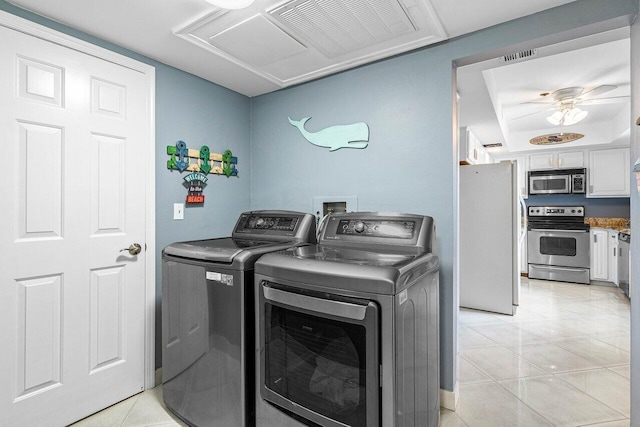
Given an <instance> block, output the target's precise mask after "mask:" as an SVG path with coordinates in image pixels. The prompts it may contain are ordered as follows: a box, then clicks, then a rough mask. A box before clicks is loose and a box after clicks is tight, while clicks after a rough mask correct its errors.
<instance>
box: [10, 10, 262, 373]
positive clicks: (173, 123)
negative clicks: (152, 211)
mask: <svg viewBox="0 0 640 427" xmlns="http://www.w3.org/2000/svg"><path fill="white" fill-rule="evenodd" d="M0 10H4V11H6V12H9V13H12V14H14V15H17V16H20V17H22V18H25V19H28V20H31V21H34V22H36V23H38V24H41V25H44V26H47V27H51V28H54V29H56V30H58V31H60V32H63V33H66V34H69V35H71V36H73V37H76V38H78V39H81V40H85V41H88V42H90V43H93V44H95V45H98V46H101V47H104V48H106V49H109V50H112V51H114V52H118V53H120V54H122V55H125V56H128V57H131V58H133V59H136V60H138V61H140V62H144V63H147V64H150V65H153V66H154V67H155V68H156V93H155V96H156V102H155V111H156V117H155V123H156V129H155V133H156V152H155V155H156V177H155V179H156V253H155V254H153V256H155V257H156V301H157V303H156V323H157V327H156V366H157V367H159V366H160V365H161V357H162V351H161V343H162V339H161V332H162V331H161V328H160V324H161V321H160V319H161V312H160V310H161V304H160V301H161V297H162V282H161V280H162V277H161V268H162V264H161V262H160V260H161V251H162V248H164V247H165V246H166V245H168V244H169V243H171V242H174V241H178V240H193V239H202V238H206V237H219V236H224V235H228V234H229V230H230V229H232V228H233V226H234V225H235V221H236V220H237V218H238V215H239V213H240V212H243V211H245V210H247V209H249V204H250V187H249V183H250V181H251V169H250V164H251V162H250V150H249V126H250V120H249V113H250V99H249V98H247V97H246V96H244V95H240V94H238V93H236V92H233V91H230V90H228V89H225V88H222V87H220V86H218V85H215V84H213V83H210V82H208V81H206V80H203V79H201V78H199V77H195V76H193V75H192V74H188V73H185V72H184V71H180V70H177V69H176V68H173V67H169V66H167V65H164V64H162V63H159V62H157V61H154V60H151V59H149V58H146V57H144V56H141V55H138V54H136V53H134V52H131V51H129V50H127V49H124V48H122V47H119V46H115V45H113V44H111V43H108V42H106V41H104V40H100V39H97V38H95V37H91V36H89V35H87V34H85V33H82V32H79V31H76V30H73V29H71V28H69V27H65V26H63V25H60V24H58V23H55V22H53V21H50V20H48V19H44V18H42V17H40V16H38V15H35V14H32V13H29V12H27V11H24V10H23V9H20V8H17V7H15V6H13V5H11V4H9V3H7V2H5V1H4V0H0ZM179 140H183V141H185V142H186V143H187V146H189V147H200V146H201V145H203V144H206V145H208V146H209V148H210V149H211V150H212V151H213V152H217V153H221V152H222V151H224V150H226V149H230V150H232V152H233V154H234V156H237V157H238V166H237V167H238V170H239V172H240V173H239V176H238V177H230V178H227V177H224V176H212V177H210V179H209V181H208V182H207V187H206V188H205V190H204V195H205V203H204V206H202V207H191V208H186V209H185V219H184V220H182V221H174V220H173V204H174V203H183V202H184V201H185V199H186V195H187V191H186V189H185V187H183V186H182V182H183V179H182V177H181V176H180V175H181V174H179V173H177V172H176V171H173V172H171V171H169V170H168V169H167V166H166V162H167V159H168V156H167V154H166V147H167V145H175V144H176V142H177V141H179Z"/></svg>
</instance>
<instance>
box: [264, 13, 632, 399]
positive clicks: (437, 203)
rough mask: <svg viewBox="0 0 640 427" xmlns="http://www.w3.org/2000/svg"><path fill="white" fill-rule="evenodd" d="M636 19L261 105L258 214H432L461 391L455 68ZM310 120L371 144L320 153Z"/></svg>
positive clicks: (498, 37)
mask: <svg viewBox="0 0 640 427" xmlns="http://www.w3.org/2000/svg"><path fill="white" fill-rule="evenodd" d="M636 11H637V0H621V1H597V0H581V1H576V2H573V3H569V4H567V5H565V6H561V7H558V8H556V9H552V10H549V11H544V12H541V13H538V14H535V15H532V16H529V17H525V18H522V19H518V20H515V21H511V22H507V23H505V24H501V25H498V26H495V27H492V28H489V29H486V30H481V31H478V32H475V33H473V34H469V35H466V36H462V37H459V38H456V39H454V40H449V41H447V42H443V43H440V44H437V45H435V46H431V47H429V48H425V49H423V50H419V51H415V52H412V53H409V54H405V55H401V56H398V57H395V58H393V59H389V60H385V61H380V62H378V63H375V64H372V65H367V66H363V67H360V68H357V69H355V70H351V71H347V72H343V73H340V74H338V75H334V76H330V77H327V78H324V79H320V80H317V81H314V82H311V83H307V84H304V85H301V86H297V87H293V88H289V89H286V90H281V91H279V92H275V93H271V94H267V95H263V96H260V97H257V98H253V99H252V103H251V110H252V112H251V115H252V124H251V153H252V155H251V157H252V161H253V164H252V183H251V194H252V198H251V206H252V208H256V209H257V208H264V207H275V208H291V209H299V210H304V211H309V210H311V207H312V197H314V196H357V197H358V209H359V210H363V211H366V210H384V211H401V212H413V213H419V214H426V215H431V216H433V217H434V218H435V221H436V225H437V228H438V235H439V242H438V243H439V249H438V253H439V256H440V260H441V273H440V310H441V317H440V320H441V349H440V351H441V353H440V354H441V358H440V362H441V388H443V389H445V390H453V389H454V372H455V354H456V351H457V344H456V336H457V331H456V322H457V290H456V289H455V286H454V231H455V230H454V227H455V222H454V213H455V209H456V199H455V196H454V194H455V193H454V186H455V184H454V183H455V182H456V178H455V174H456V171H457V167H456V166H457V157H456V156H454V154H453V153H454V152H455V148H454V146H453V143H452V141H453V139H454V138H453V122H452V99H453V97H452V84H453V79H452V69H451V67H452V65H451V64H452V61H454V60H456V59H458V58H462V57H465V56H471V55H475V54H478V53H480V52H485V51H489V50H493V49H498V48H501V47H505V46H509V45H512V44H514V43H518V42H523V41H527V40H531V39H535V38H539V37H544V36H547V35H550V34H554V33H557V32H560V31H570V30H571V29H574V28H577V27H580V26H584V25H589V24H594V23H598V22H599V21H604V20H609V19H615V18H617V17H620V16H624V17H625V18H623V19H621V21H625V20H626V25H629V24H630V19H629V18H628V15H635V13H636ZM618 24H619V22H618ZM531 47H535V44H534V45H532V46H531ZM309 116H310V117H312V119H311V120H310V121H309V122H308V123H307V126H306V128H307V130H309V131H311V132H316V131H318V130H320V129H323V128H326V127H328V126H332V125H337V124H349V123H355V122H365V123H367V124H368V125H369V127H370V129H371V135H370V140H369V146H368V147H367V148H366V149H364V150H355V149H341V150H338V151H335V152H328V151H327V149H323V148H318V147H315V146H313V145H311V144H309V143H308V142H307V141H306V140H304V139H303V138H302V137H301V135H300V133H299V132H298V131H297V130H296V129H295V128H294V127H292V126H291V125H290V124H289V123H288V121H287V117H291V118H293V119H296V120H299V119H301V118H303V117H309Z"/></svg>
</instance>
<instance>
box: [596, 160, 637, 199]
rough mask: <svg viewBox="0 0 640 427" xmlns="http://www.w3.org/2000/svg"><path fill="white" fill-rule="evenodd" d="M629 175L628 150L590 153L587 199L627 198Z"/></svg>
mask: <svg viewBox="0 0 640 427" xmlns="http://www.w3.org/2000/svg"><path fill="white" fill-rule="evenodd" d="M629 173H630V164H629V149H628V148H614V149H608V150H593V151H590V152H589V170H588V175H589V189H588V190H589V191H588V192H587V197H629V188H630V182H631V177H630V176H629Z"/></svg>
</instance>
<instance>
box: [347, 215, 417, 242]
mask: <svg viewBox="0 0 640 427" xmlns="http://www.w3.org/2000/svg"><path fill="white" fill-rule="evenodd" d="M415 229H416V222H415V221H385V220H371V219H369V220H361V219H342V220H340V222H339V223H338V227H337V229H336V234H346V235H357V234H359V235H363V236H371V237H390V238H397V239H411V238H413V233H414V231H415Z"/></svg>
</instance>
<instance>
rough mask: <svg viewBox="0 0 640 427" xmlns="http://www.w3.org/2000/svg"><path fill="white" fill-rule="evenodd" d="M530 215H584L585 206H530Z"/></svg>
mask: <svg viewBox="0 0 640 427" xmlns="http://www.w3.org/2000/svg"><path fill="white" fill-rule="evenodd" d="M528 212H529V216H530V217H531V216H543V217H567V216H569V217H583V216H584V206H529V209H528Z"/></svg>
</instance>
